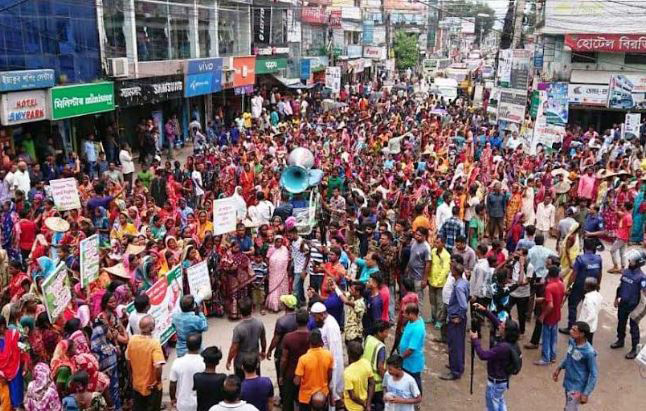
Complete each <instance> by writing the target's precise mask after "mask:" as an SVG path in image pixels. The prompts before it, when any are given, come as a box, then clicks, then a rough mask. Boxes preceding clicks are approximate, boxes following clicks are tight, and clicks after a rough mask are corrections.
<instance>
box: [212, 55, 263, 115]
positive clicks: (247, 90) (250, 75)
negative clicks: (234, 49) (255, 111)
mask: <svg viewBox="0 0 646 411" xmlns="http://www.w3.org/2000/svg"><path fill="white" fill-rule="evenodd" d="M229 61H230V63H229V64H230V66H229V67H230V69H229V70H226V71H223V76H222V78H223V83H222V88H223V97H222V99H219V98H218V99H214V101H213V105H214V107H213V108H214V111H215V112H220V113H222V115H223V116H224V119H225V122H226V123H227V124H231V123H232V122H233V119H234V118H235V117H236V116H238V115H239V114H240V113H242V112H244V111H245V110H249V107H250V102H249V101H248V100H249V99H250V98H251V96H250V94H252V93H253V87H254V85H255V84H256V56H238V57H232V58H231V59H230V60H229ZM245 100H246V101H245Z"/></svg>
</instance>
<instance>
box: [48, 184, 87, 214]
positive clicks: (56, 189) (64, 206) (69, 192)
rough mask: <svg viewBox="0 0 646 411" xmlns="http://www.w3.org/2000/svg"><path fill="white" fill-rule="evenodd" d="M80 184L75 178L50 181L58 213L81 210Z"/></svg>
mask: <svg viewBox="0 0 646 411" xmlns="http://www.w3.org/2000/svg"><path fill="white" fill-rule="evenodd" d="M77 184H78V182H77V181H76V179H75V178H74V177H70V178H59V179H57V180H50V181H49V186H50V187H51V189H52V197H54V205H55V206H56V209H57V210H58V211H68V210H75V209H78V208H81V198H80V197H79V190H78V186H77Z"/></svg>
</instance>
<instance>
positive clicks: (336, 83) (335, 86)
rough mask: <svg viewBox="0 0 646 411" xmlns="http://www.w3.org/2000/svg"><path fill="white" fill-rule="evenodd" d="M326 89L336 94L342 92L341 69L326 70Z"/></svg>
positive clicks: (330, 68)
mask: <svg viewBox="0 0 646 411" xmlns="http://www.w3.org/2000/svg"><path fill="white" fill-rule="evenodd" d="M325 87H327V88H329V89H331V90H332V92H334V93H338V92H339V91H341V67H328V68H326V69H325Z"/></svg>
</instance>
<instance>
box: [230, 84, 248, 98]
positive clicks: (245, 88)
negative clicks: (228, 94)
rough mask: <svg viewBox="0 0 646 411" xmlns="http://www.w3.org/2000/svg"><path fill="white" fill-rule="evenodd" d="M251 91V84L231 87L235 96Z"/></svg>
mask: <svg viewBox="0 0 646 411" xmlns="http://www.w3.org/2000/svg"><path fill="white" fill-rule="evenodd" d="M252 93H253V86H252V85H249V86H242V87H236V88H234V89H233V94H235V95H236V96H244V95H246V94H252Z"/></svg>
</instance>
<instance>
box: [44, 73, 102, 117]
mask: <svg viewBox="0 0 646 411" xmlns="http://www.w3.org/2000/svg"><path fill="white" fill-rule="evenodd" d="M49 92H50V98H51V99H50V102H51V114H52V120H62V119H64V118H70V117H77V116H84V115H86V114H94V113H103V112H105V111H112V110H114V83H112V82H111V81H105V82H101V83H90V84H76V85H73V86H61V87H54V88H51V89H50V90H49Z"/></svg>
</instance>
